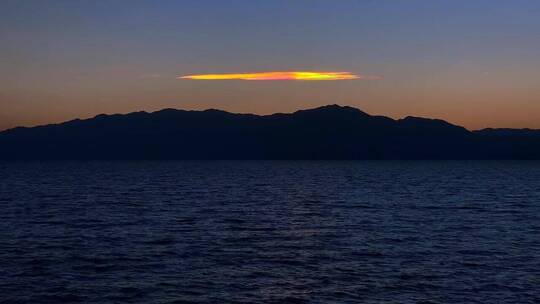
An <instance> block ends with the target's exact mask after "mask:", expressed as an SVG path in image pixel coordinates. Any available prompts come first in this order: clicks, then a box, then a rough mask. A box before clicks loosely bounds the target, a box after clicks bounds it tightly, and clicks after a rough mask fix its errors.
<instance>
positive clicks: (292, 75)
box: [178, 71, 379, 81]
mask: <svg viewBox="0 0 540 304" xmlns="http://www.w3.org/2000/svg"><path fill="white" fill-rule="evenodd" d="M378 78H379V77H376V76H363V75H356V74H353V73H350V72H306V71H289V72H261V73H240V74H200V75H186V76H180V77H178V79H194V80H304V81H306V80H353V79H378Z"/></svg>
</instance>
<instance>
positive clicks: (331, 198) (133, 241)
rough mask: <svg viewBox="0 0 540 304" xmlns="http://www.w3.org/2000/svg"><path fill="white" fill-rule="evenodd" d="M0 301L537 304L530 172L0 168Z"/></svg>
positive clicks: (490, 165)
mask: <svg viewBox="0 0 540 304" xmlns="http://www.w3.org/2000/svg"><path fill="white" fill-rule="evenodd" d="M0 208H1V209H0V302H2V303H17V302H18V303H77V302H83V303H512V304H515V303H539V302H540V162H526V161H522V162H511V161H504V162H502V161H500V162H497V161H470V162H466V161H373V162H372V161H335V162H333V161H296V162H295V161H207V162H204V161H200V162H195V161H193V162H167V161H163V162H150V161H141V162H13V163H7V162H4V163H0Z"/></svg>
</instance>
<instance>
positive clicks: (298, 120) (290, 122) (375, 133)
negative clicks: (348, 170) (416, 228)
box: [0, 104, 540, 160]
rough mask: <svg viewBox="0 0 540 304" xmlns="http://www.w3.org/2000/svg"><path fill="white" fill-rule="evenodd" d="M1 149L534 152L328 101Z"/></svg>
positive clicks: (174, 118) (63, 134) (66, 133)
mask: <svg viewBox="0 0 540 304" xmlns="http://www.w3.org/2000/svg"><path fill="white" fill-rule="evenodd" d="M0 159H21V160H25V159H540V130H531V129H489V128H488V129H482V130H477V131H470V130H467V129H466V128H464V127H461V126H458V125H454V124H452V123H449V122H447V121H444V120H441V119H431V118H423V117H414V116H407V117H405V118H401V119H397V120H396V119H392V118H389V117H386V116H374V115H369V114H367V113H365V112H363V111H361V110H360V109H357V108H354V107H349V106H339V105H336V104H333V105H326V106H322V107H317V108H312V109H305V110H298V111H295V112H293V113H274V114H269V115H256V114H238V113H230V112H227V111H223V110H218V109H207V110H202V111H197V110H181V109H171V108H166V109H162V110H158V111H154V112H146V111H138V112H131V113H127V114H99V115H96V116H94V117H93V118H88V119H73V120H70V121H66V122H63V123H59V124H48V125H42V126H36V127H30V128H27V127H17V128H12V129H8V130H4V131H1V132H0Z"/></svg>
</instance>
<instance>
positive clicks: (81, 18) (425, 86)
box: [0, 0, 540, 130]
mask: <svg viewBox="0 0 540 304" xmlns="http://www.w3.org/2000/svg"><path fill="white" fill-rule="evenodd" d="M296 71H300V72H314V71H315V72H339V73H349V74H350V75H356V76H361V77H352V76H351V77H349V78H356V79H339V80H329V81H305V80H296V79H292V78H295V77H296V76H294V75H297V74H284V75H285V76H283V75H280V76H279V77H278V78H287V79H266V78H268V77H266V76H263V77H262V78H265V80H266V81H246V80H242V79H229V80H223V79H221V80H208V79H206V80H200V79H199V80H197V79H192V78H188V77H185V76H193V75H207V74H211V75H215V74H256V75H261V74H260V73H264V72H296ZM349 74H346V75H349ZM272 75H275V74H272ZM182 77H184V78H182ZM257 77H258V78H261V77H260V76H257ZM272 77H273V78H275V77H274V76H272ZM259 80H260V79H259ZM326 104H340V105H349V106H353V107H357V108H360V109H361V110H363V111H365V112H368V113H370V114H374V115H386V116H389V117H392V118H402V117H405V116H422V117H430V118H441V119H445V120H447V121H449V122H451V123H455V124H459V125H463V126H465V127H467V128H469V129H481V128H485V127H512V128H524V127H528V128H540V1H537V0H512V1H502V0H452V1H441V0H423V1H421V0H392V1H390V0H388V1H385V0H364V1H362V0H335V1H325V0H320V1H319V0H303V1H302V0H296V1H288V0H281V1H280V0H273V1H270V0H268V1H262V0H261V1H257V0H227V1H223V0H215V1H209V0H182V1H180V0H178V1H137V0H126V1H122V0H114V1H80V0H66V1H60V0H58V1H46V0H34V1H32V0H2V1H0V130H2V129H6V128H11V127H14V126H34V125H40V124H47V123H57V122H61V121H65V120H71V119H74V118H89V117H93V116H95V115H97V114H100V113H128V112H133V111H141V110H144V111H155V110H159V109H162V108H177V109H197V110H198V109H207V108H217V109H223V110H227V111H231V112H238V113H257V114H270V113H275V112H292V111H295V110H298V109H305V108H312V107H317V106H322V105H326Z"/></svg>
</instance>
